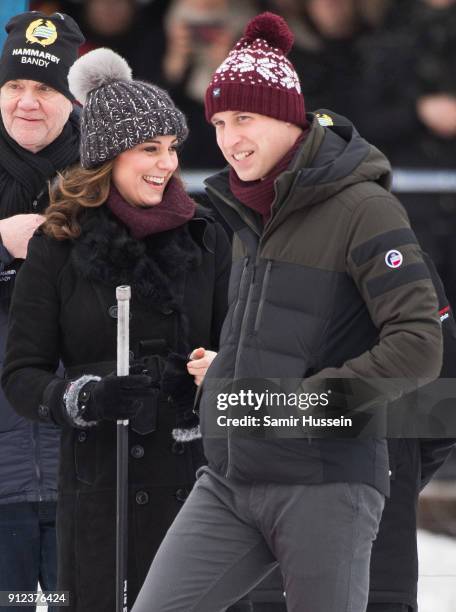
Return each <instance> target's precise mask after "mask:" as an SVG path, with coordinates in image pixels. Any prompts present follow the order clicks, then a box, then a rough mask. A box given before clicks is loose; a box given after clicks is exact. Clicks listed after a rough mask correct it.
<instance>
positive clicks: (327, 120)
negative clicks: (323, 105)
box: [315, 113, 334, 127]
mask: <svg viewBox="0 0 456 612" xmlns="http://www.w3.org/2000/svg"><path fill="white" fill-rule="evenodd" d="M315 117H316V118H317V120H318V123H319V124H320V125H322V126H323V127H329V126H331V125H334V121H333V120H332V118H331V117H330V116H329V115H327V114H326V113H316V114H315Z"/></svg>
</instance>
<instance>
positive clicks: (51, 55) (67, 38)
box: [0, 11, 84, 100]
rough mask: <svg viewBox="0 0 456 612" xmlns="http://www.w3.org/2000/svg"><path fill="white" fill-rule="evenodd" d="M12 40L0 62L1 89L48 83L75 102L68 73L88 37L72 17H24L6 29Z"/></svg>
mask: <svg viewBox="0 0 456 612" xmlns="http://www.w3.org/2000/svg"><path fill="white" fill-rule="evenodd" d="M5 30H6V32H7V34H8V37H7V39H6V41H5V44H4V46H3V49H2V55H1V59H0V87H1V86H2V85H3V84H4V83H6V82H7V81H15V80H18V79H28V80H31V81H37V82H38V83H45V84H46V85H49V86H50V87H52V88H53V89H55V90H57V91H59V92H60V93H62V94H63V95H64V96H66V97H67V98H69V99H70V100H73V96H72V95H71V93H70V91H69V89H68V79H67V77H68V70H69V69H70V66H71V65H72V64H73V62H74V61H75V60H76V58H77V56H78V48H79V45H81V44H82V43H83V42H84V36H83V35H82V32H81V30H80V29H79V26H78V24H77V23H76V22H75V21H74V19H72V18H71V17H70V16H69V15H65V14H63V13H53V14H52V15H45V14H44V13H39V12H38V11H30V12H27V13H20V14H19V15H15V16H14V17H12V18H11V19H10V20H9V21H8V23H7V24H6V26H5Z"/></svg>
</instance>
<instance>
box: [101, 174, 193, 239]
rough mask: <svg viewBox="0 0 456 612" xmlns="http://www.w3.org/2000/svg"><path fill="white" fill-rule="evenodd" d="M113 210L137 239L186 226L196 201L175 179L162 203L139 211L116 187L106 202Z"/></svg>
mask: <svg viewBox="0 0 456 612" xmlns="http://www.w3.org/2000/svg"><path fill="white" fill-rule="evenodd" d="M106 204H107V206H108V208H109V209H110V211H111V212H112V213H113V214H114V215H115V216H116V217H117V218H118V219H120V221H122V223H124V224H125V225H126V226H127V227H128V229H129V230H130V234H131V235H132V237H133V238H134V239H135V240H141V239H142V238H145V237H146V236H149V235H150V234H158V233H160V232H166V230H171V229H175V228H176V227H179V226H181V225H184V223H186V222H187V221H190V219H192V218H193V216H194V214H195V202H194V201H193V200H192V199H191V198H190V197H189V196H188V195H187V193H186V192H185V190H184V187H183V185H182V183H181V181H180V180H179V179H177V178H176V177H174V176H173V177H171V179H170V180H169V182H168V184H167V186H166V188H165V192H164V194H163V199H162V201H161V202H160V204H156V205H155V206H150V207H148V208H139V207H138V206H132V205H131V204H128V202H126V201H125V200H124V199H123V197H122V196H121V195H120V193H119V192H118V191H117V189H116V187H115V186H114V184H111V191H110V192H109V197H108V199H107V202H106Z"/></svg>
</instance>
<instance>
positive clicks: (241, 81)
mask: <svg viewBox="0 0 456 612" xmlns="http://www.w3.org/2000/svg"><path fill="white" fill-rule="evenodd" d="M293 40H294V37H293V34H292V32H291V30H290V29H289V27H288V25H287V23H286V22H285V20H284V19H283V18H282V17H280V16H279V15H275V14H273V13H269V12H266V13H262V14H261V15H257V16H256V17H254V18H253V19H252V20H251V21H250V22H249V23H248V24H247V27H246V29H245V32H244V36H243V37H242V38H241V39H240V40H239V41H238V43H237V44H236V45H235V47H234V48H233V49H232V50H231V52H230V53H229V55H228V57H227V58H226V59H225V61H224V62H223V63H222V64H221V65H220V66H219V67H218V68H217V70H216V71H215V73H214V74H213V75H212V79H211V82H210V84H209V87H208V89H207V92H206V98H205V111H206V119H207V120H208V121H210V119H211V117H212V115H213V114H214V113H216V112H222V111H227V110H231V111H248V112H254V113H259V114H261V115H267V116H269V117H274V118H276V119H280V120H282V121H289V122H291V123H294V124H296V125H299V126H302V127H306V126H307V119H306V116H305V108H304V98H303V96H302V93H301V85H300V82H299V77H298V75H297V73H296V70H295V68H294V66H293V64H292V63H291V62H290V61H289V60H288V59H287V57H286V55H287V53H288V52H289V51H290V49H291V47H292V46H293Z"/></svg>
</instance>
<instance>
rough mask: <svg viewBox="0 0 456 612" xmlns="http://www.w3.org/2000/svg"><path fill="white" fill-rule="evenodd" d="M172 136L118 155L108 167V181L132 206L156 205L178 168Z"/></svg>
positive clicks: (161, 137) (175, 141) (175, 140)
mask: <svg viewBox="0 0 456 612" xmlns="http://www.w3.org/2000/svg"><path fill="white" fill-rule="evenodd" d="M176 148H177V138H176V136H156V137H155V138H153V139H151V140H148V141H147V142H143V143H141V144H138V145H136V146H134V147H133V148H132V149H128V151H124V152H123V153H120V155H118V156H117V157H116V158H115V160H114V164H113V167H112V181H113V183H114V186H115V187H116V189H117V191H118V192H119V193H120V195H121V196H122V197H123V198H124V200H125V201H126V202H128V203H129V204H131V205H132V206H141V207H147V206H156V205H157V204H160V202H161V201H162V199H163V193H164V190H165V187H166V185H167V183H168V181H169V179H170V178H171V176H172V175H173V173H174V171H175V170H176V168H177V166H178V158H177V151H176Z"/></svg>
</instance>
